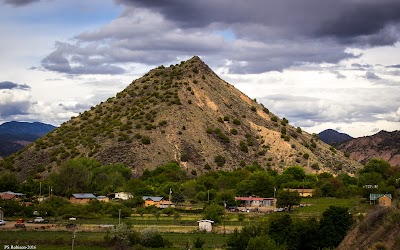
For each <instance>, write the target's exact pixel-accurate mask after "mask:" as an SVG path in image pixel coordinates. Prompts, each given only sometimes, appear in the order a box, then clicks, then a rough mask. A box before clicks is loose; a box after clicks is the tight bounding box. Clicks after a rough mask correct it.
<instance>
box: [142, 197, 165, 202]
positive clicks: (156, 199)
mask: <svg viewBox="0 0 400 250" xmlns="http://www.w3.org/2000/svg"><path fill="white" fill-rule="evenodd" d="M149 199H150V200H152V201H156V202H157V201H161V200H162V199H164V197H159V196H143V200H144V201H145V200H149Z"/></svg>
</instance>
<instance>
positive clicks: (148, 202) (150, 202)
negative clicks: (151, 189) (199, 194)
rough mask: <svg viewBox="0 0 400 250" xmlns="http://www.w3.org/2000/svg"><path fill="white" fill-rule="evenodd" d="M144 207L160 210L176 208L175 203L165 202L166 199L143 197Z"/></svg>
mask: <svg viewBox="0 0 400 250" xmlns="http://www.w3.org/2000/svg"><path fill="white" fill-rule="evenodd" d="M142 199H143V200H144V206H145V207H148V206H156V207H158V208H166V207H175V205H174V203H172V201H169V200H164V197H160V196H143V197H142Z"/></svg>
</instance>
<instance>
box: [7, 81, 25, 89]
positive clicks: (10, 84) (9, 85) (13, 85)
mask: <svg viewBox="0 0 400 250" xmlns="http://www.w3.org/2000/svg"><path fill="white" fill-rule="evenodd" d="M30 88H31V87H29V86H28V85H26V84H18V83H14V82H9V81H5V82H0V89H25V90H28V89H30Z"/></svg>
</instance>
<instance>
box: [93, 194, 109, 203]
mask: <svg viewBox="0 0 400 250" xmlns="http://www.w3.org/2000/svg"><path fill="white" fill-rule="evenodd" d="M96 199H97V200H98V201H102V202H110V198H109V197H107V196H103V195H100V196H97V198H96Z"/></svg>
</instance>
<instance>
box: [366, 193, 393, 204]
mask: <svg viewBox="0 0 400 250" xmlns="http://www.w3.org/2000/svg"><path fill="white" fill-rule="evenodd" d="M369 201H370V204H378V205H379V206H382V207H390V206H391V205H392V195H391V194H369Z"/></svg>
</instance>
